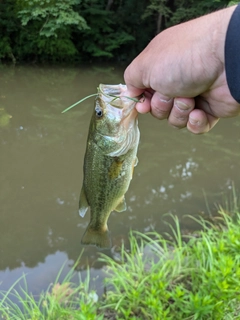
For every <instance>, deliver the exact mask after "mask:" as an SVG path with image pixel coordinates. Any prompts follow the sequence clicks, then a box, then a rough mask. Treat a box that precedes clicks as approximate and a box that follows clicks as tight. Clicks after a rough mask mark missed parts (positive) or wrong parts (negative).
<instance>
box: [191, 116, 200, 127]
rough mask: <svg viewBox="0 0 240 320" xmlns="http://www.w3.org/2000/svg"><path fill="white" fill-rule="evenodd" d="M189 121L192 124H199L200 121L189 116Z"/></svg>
mask: <svg viewBox="0 0 240 320" xmlns="http://www.w3.org/2000/svg"><path fill="white" fill-rule="evenodd" d="M189 122H190V123H191V124H192V125H194V126H195V125H199V124H200V121H198V120H196V119H193V118H191V117H189Z"/></svg>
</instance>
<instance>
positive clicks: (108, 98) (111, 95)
mask: <svg viewBox="0 0 240 320" xmlns="http://www.w3.org/2000/svg"><path fill="white" fill-rule="evenodd" d="M124 87H125V86H124V85H122V84H116V85H110V84H100V85H99V87H98V95H99V97H100V99H102V100H103V101H104V102H105V103H107V104H110V105H111V106H113V107H115V108H118V109H123V108H124V103H123V102H122V99H121V93H122V92H123V91H124Z"/></svg>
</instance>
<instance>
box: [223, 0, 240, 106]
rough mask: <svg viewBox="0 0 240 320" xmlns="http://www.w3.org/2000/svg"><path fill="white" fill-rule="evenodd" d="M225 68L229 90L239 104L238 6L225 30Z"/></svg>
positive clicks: (239, 23) (239, 37)
mask: <svg viewBox="0 0 240 320" xmlns="http://www.w3.org/2000/svg"><path fill="white" fill-rule="evenodd" d="M225 68H226V76H227V83H228V87H229V90H230V92H231V94H232V96H233V98H234V99H235V100H236V101H237V102H239V103H240V4H239V5H238V6H237V7H236V9H235V10H234V12H233V14H232V17H231V19H230V22H229V25H228V29H227V34H226V40H225Z"/></svg>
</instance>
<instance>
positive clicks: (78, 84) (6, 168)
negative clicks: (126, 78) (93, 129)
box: [0, 67, 240, 294]
mask: <svg viewBox="0 0 240 320" xmlns="http://www.w3.org/2000/svg"><path fill="white" fill-rule="evenodd" d="M122 73H123V70H121V69H114V68H112V67H109V68H93V67H92V68H85V69H77V68H39V67H17V68H12V67H1V68H0V170H1V171H0V183H1V192H0V205H1V212H0V237H1V241H0V257H1V258H0V289H8V288H9V287H10V285H11V284H12V283H14V281H15V280H16V279H17V278H19V277H20V276H21V275H22V273H23V272H24V273H27V274H28V276H27V279H28V281H29V289H30V290H31V291H32V292H34V293H35V294H38V293H39V292H40V291H41V290H43V289H45V288H47V286H48V285H49V283H50V282H53V281H54V279H55V277H56V275H57V273H58V271H59V269H60V267H61V266H62V264H63V263H64V261H66V260H67V264H66V266H65V268H64V272H63V273H66V272H67V270H69V268H70V267H71V266H72V265H73V263H74V261H76V259H77V258H78V257H79V255H80V253H81V252H82V249H83V247H82V246H81V244H80V240H81V238H82V235H83V233H84V231H85V229H86V226H87V224H88V221H89V214H87V215H86V217H84V218H80V217H79V215H78V198H79V192H80V188H81V185H82V178H83V177H82V166H83V157H84V152H85V144H86V139H87V133H88V125H89V121H90V117H91V114H92V107H93V99H89V100H86V102H84V103H83V104H81V105H79V106H77V107H76V108H74V109H73V110H71V111H69V112H67V113H65V114H61V111H62V110H63V109H65V108H66V107H67V106H69V105H71V104H72V103H74V102H76V101H78V100H79V99H80V98H82V97H85V96H87V95H89V94H92V93H95V92H96V88H97V86H98V84H99V83H110V84H113V83H119V82H122V81H123V79H122ZM139 126H140V131H141V142H140V146H139V154H138V158H139V164H138V166H137V167H136V168H135V172H134V178H133V180H132V182H131V185H130V189H129V191H128V193H127V195H126V201H127V205H128V210H127V211H125V212H122V213H117V212H113V213H112V214H111V216H110V218H109V229H110V230H111V237H112V242H113V245H114V247H113V248H112V249H111V250H106V251H104V252H105V253H106V254H108V255H110V256H112V257H113V258H115V257H116V258H117V250H118V247H119V246H120V245H121V243H122V242H123V241H124V242H125V243H126V244H127V238H128V233H129V231H130V230H131V229H134V230H139V231H141V232H147V231H151V230H157V231H159V232H165V231H166V225H165V223H164V221H165V220H166V219H167V218H166V217H165V213H168V212H170V213H173V214H175V215H177V216H178V217H179V219H180V221H181V225H182V227H183V228H184V229H188V230H189V229H190V230H192V229H194V228H196V225H194V224H193V222H192V220H190V219H186V218H183V216H184V215H187V214H191V215H194V216H198V215H199V213H202V212H205V213H206V214H207V206H206V201H205V199H204V193H205V194H206V195H207V199H208V202H209V205H210V208H211V209H214V208H215V205H214V203H216V202H221V201H222V194H228V192H230V191H229V190H230V189H231V186H232V181H234V182H235V186H236V188H237V189H238V187H239V182H238V181H239V176H240V173H239V170H238V163H239V156H240V150H239V142H240V138H239V135H238V131H239V126H240V121H239V119H238V118H234V119H228V120H224V121H221V122H220V123H219V124H218V125H217V127H216V128H214V129H213V130H212V132H211V133H209V134H206V135H202V136H195V135H192V134H190V133H189V132H187V131H186V130H181V131H177V130H175V129H173V128H171V127H169V126H168V125H167V123H166V122H164V121H161V122H160V121H157V120H155V119H154V118H152V117H151V116H150V115H140V116H139ZM98 252H99V250H98V249H97V248H95V247H86V248H85V250H84V252H83V254H82V258H81V260H80V263H79V266H78V269H79V270H80V271H81V273H82V275H83V277H84V274H85V273H84V272H85V270H86V267H87V266H89V267H90V268H91V270H92V274H93V277H95V278H97V279H98V280H97V282H96V283H95V285H96V286H97V289H98V291H99V290H100V291H101V290H102V289H101V281H102V278H103V271H102V264H101V263H100V262H96V259H97V257H98ZM100 291H99V292H100Z"/></svg>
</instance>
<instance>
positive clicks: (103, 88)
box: [98, 84, 142, 116]
mask: <svg viewBox="0 0 240 320" xmlns="http://www.w3.org/2000/svg"><path fill="white" fill-rule="evenodd" d="M126 91H127V86H126V85H124V84H117V85H110V84H100V85H99V87H98V95H99V98H100V99H101V100H103V101H104V102H105V103H107V104H109V105H111V106H112V107H114V108H117V109H122V110H123V114H124V115H125V116H128V114H129V113H131V111H132V110H133V109H134V108H135V105H136V103H137V102H139V101H140V99H141V98H142V96H139V97H135V98H132V97H128V96H126V95H124V93H125V92H126Z"/></svg>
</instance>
